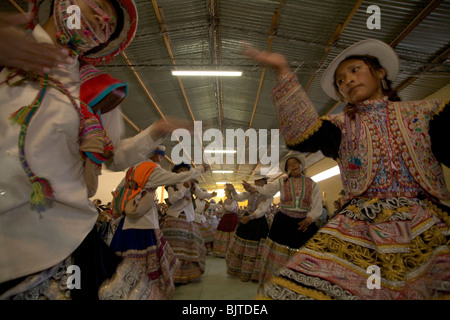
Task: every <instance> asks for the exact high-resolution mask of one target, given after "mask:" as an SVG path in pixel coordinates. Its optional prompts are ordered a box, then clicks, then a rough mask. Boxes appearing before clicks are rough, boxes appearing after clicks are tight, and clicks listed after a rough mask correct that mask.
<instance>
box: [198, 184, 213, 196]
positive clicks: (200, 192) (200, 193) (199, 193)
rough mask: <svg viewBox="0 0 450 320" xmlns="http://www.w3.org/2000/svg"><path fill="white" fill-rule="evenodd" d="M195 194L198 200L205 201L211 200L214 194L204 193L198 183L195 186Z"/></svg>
mask: <svg viewBox="0 0 450 320" xmlns="http://www.w3.org/2000/svg"><path fill="white" fill-rule="evenodd" d="M194 194H195V196H196V197H197V198H199V199H202V200H204V199H208V200H209V199H211V198H212V193H208V192H204V191H202V189H200V187H199V186H198V184H196V183H195V185H194Z"/></svg>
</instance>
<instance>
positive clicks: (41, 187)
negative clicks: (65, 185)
mask: <svg viewBox="0 0 450 320" xmlns="http://www.w3.org/2000/svg"><path fill="white" fill-rule="evenodd" d="M32 188H33V191H32V193H31V197H30V203H31V207H32V208H33V209H36V210H37V211H39V212H42V211H45V208H46V207H51V206H52V204H53V199H54V195H53V188H52V186H51V185H50V182H49V181H48V180H47V179H44V178H39V177H36V178H35V179H34V180H33V183H32Z"/></svg>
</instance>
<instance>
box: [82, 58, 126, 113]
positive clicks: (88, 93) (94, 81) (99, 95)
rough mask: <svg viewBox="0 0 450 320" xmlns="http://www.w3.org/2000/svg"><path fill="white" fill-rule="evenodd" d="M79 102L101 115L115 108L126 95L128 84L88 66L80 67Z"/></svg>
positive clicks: (83, 64)
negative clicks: (98, 111)
mask: <svg viewBox="0 0 450 320" xmlns="http://www.w3.org/2000/svg"><path fill="white" fill-rule="evenodd" d="M80 82H81V86H80V100H81V101H83V102H84V103H86V104H88V105H89V106H90V107H91V108H93V109H94V108H95V109H96V110H101V113H102V114H104V113H106V112H109V111H111V110H112V109H114V108H116V107H117V106H118V105H119V104H120V103H121V102H122V101H123V100H124V99H125V97H126V95H127V93H128V84H127V83H126V82H122V81H120V80H118V79H116V78H113V77H111V76H110V75H109V74H107V73H104V72H101V71H100V70H98V69H97V68H94V67H93V66H91V65H89V64H85V63H82V64H81V67H80Z"/></svg>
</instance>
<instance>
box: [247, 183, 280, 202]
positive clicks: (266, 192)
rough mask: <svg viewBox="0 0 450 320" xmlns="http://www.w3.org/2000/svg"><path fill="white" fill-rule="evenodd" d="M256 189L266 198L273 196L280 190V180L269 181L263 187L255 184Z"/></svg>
mask: <svg viewBox="0 0 450 320" xmlns="http://www.w3.org/2000/svg"><path fill="white" fill-rule="evenodd" d="M253 187H254V188H255V189H256V191H258V193H259V194H262V195H263V196H265V197H266V198H272V197H273V196H274V195H276V194H277V192H278V191H280V182H279V181H278V179H277V180H275V181H273V182H271V183H268V184H266V185H264V186H262V187H260V186H253Z"/></svg>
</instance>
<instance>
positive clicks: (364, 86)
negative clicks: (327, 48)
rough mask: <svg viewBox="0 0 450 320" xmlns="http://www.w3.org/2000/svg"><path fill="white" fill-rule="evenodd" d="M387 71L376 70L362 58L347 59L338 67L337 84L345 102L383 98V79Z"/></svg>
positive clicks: (355, 102)
mask: <svg viewBox="0 0 450 320" xmlns="http://www.w3.org/2000/svg"><path fill="white" fill-rule="evenodd" d="M385 76H386V71H385V70H383V69H381V70H374V71H372V70H371V69H370V67H369V66H368V65H367V64H366V63H365V62H364V61H361V60H347V61H344V62H342V63H341V64H340V65H339V67H338V68H337V69H336V85H337V87H338V90H339V93H340V94H341V96H342V97H343V98H344V100H345V102H347V103H352V104H357V103H359V102H362V101H364V100H374V99H381V98H383V90H382V87H381V79H383V78H384V77H385Z"/></svg>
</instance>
